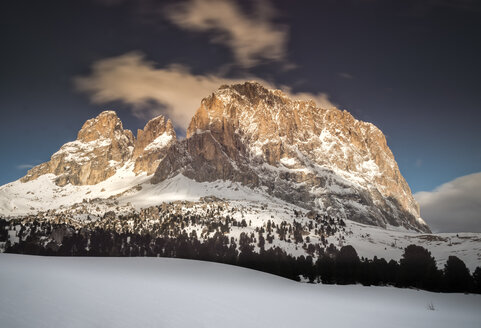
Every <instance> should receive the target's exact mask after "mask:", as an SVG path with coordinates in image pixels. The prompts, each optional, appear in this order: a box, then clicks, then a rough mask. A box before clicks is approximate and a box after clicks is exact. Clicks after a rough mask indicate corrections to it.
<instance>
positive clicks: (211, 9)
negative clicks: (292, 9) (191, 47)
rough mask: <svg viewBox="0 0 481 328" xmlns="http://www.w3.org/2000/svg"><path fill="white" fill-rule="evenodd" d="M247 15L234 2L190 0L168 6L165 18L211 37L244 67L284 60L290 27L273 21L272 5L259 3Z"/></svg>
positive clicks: (229, 0)
mask: <svg viewBox="0 0 481 328" xmlns="http://www.w3.org/2000/svg"><path fill="white" fill-rule="evenodd" d="M256 4H257V6H255V7H254V8H253V10H254V12H253V13H249V14H247V13H246V12H244V10H242V8H241V7H240V6H239V5H238V4H237V3H236V2H235V1H233V0H188V1H183V2H180V3H177V4H175V5H171V6H168V7H167V8H166V9H165V11H164V12H165V15H166V17H167V19H169V20H170V21H171V22H172V23H173V24H175V25H177V26H179V27H180V28H182V29H186V30H190V31H198V32H208V33H210V34H211V38H210V40H211V42H213V43H219V44H224V45H226V46H227V47H229V48H230V49H231V50H232V52H233V54H234V57H235V59H236V61H237V62H238V64H240V65H241V66H243V67H252V66H255V65H256V64H258V63H259V62H261V60H270V61H283V60H284V59H285V57H286V52H287V49H286V46H287V39H288V28H287V27H286V26H284V25H280V24H276V23H274V22H273V18H274V17H275V10H274V9H273V7H272V6H271V5H270V4H269V2H267V1H265V0H263V1H259V2H256Z"/></svg>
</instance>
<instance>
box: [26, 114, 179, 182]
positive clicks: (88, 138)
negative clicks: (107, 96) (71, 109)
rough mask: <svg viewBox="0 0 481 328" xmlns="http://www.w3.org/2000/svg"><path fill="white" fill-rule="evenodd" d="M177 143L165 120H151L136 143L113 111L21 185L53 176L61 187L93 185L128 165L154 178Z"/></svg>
mask: <svg viewBox="0 0 481 328" xmlns="http://www.w3.org/2000/svg"><path fill="white" fill-rule="evenodd" d="M175 141H176V136H175V131H174V129H173V127H172V123H171V122H170V120H169V121H167V120H166V119H165V118H164V117H163V116H158V117H156V118H154V119H152V120H150V121H149V122H148V123H147V125H146V126H145V128H144V129H143V130H139V131H138V138H137V140H136V139H135V138H134V136H133V134H132V132H131V131H130V130H126V129H124V128H123V126H122V122H121V121H120V119H119V118H118V117H117V114H116V113H115V112H114V111H104V112H102V113H101V114H99V115H98V116H97V117H96V118H93V119H90V120H88V121H87V122H85V124H84V125H83V126H82V128H81V129H80V131H79V132H78V135H77V140H75V141H72V142H68V143H66V144H65V145H63V146H62V147H61V148H60V150H59V151H57V152H56V153H55V154H53V155H52V157H51V159H50V161H49V162H46V163H43V164H40V165H38V166H36V167H34V168H32V169H31V170H30V171H29V172H28V173H27V175H26V176H25V177H23V178H22V179H21V181H22V182H27V181H31V180H34V179H37V178H38V177H39V176H41V175H44V174H48V173H52V174H54V175H56V180H55V181H56V184H57V185H58V186H65V185H66V184H69V183H70V184H72V185H94V184H97V183H99V182H101V181H104V180H106V179H108V178H109V177H111V176H113V175H114V174H115V173H116V172H117V171H118V170H119V169H120V168H122V167H124V166H126V165H129V164H130V165H133V167H134V172H136V173H142V172H145V173H147V174H153V173H154V171H155V169H156V168H157V165H158V163H159V161H160V159H161V158H163V156H165V151H166V149H168V148H169V147H170V145H171V144H172V143H175Z"/></svg>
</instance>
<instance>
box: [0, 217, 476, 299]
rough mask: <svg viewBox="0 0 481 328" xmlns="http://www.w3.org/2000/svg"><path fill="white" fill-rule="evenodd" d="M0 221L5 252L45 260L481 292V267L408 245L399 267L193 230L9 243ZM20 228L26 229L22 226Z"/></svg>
mask: <svg viewBox="0 0 481 328" xmlns="http://www.w3.org/2000/svg"><path fill="white" fill-rule="evenodd" d="M6 225H7V222H6V221H5V220H3V219H0V242H4V243H5V252H7V253H17V254H33V255H49V256H126V257H127V256H154V257H175V258H184V259H195V260H203V261H213V262H219V263H225V264H232V265H237V266H241V267H246V268H251V269H255V270H260V271H264V272H267V273H271V274H275V275H278V276H282V277H285V278H289V279H293V280H297V281H299V280H301V279H302V280H304V281H308V282H311V283H316V282H322V283H324V284H342V285H347V284H356V283H360V284H362V285H366V286H388V285H390V286H396V287H405V288H406V287H408V288H419V289H424V290H429V291H436V292H472V293H481V267H477V268H476V270H475V271H474V272H473V274H471V273H470V272H469V270H468V268H467V267H466V265H465V264H464V262H463V261H462V260H461V259H459V258H458V257H456V256H450V257H449V258H448V260H447V262H446V264H445V266H444V268H443V269H438V268H437V265H436V261H435V259H434V257H433V256H431V253H430V252H429V251H428V250H426V249H425V248H423V247H421V246H416V245H409V246H408V247H406V248H405V250H404V254H403V255H402V258H401V259H400V261H399V262H397V261H394V260H390V261H389V262H388V261H386V260H385V259H383V258H377V257H374V258H373V259H366V258H359V256H358V254H357V252H356V250H355V249H354V247H352V246H350V245H347V246H343V247H341V248H340V249H337V248H336V247H335V246H334V245H333V244H330V245H329V246H328V247H322V248H320V252H319V256H317V257H316V259H315V260H314V258H313V257H312V256H310V255H307V256H304V255H301V256H299V257H294V256H292V255H290V254H287V253H286V252H285V250H283V249H281V248H279V247H272V248H269V249H265V248H264V243H265V241H264V240H263V239H259V240H258V244H257V246H259V248H260V251H259V252H255V251H254V244H253V243H252V238H251V237H250V236H249V235H247V234H246V233H241V235H240V238H239V240H238V244H237V243H236V241H235V240H234V239H233V238H230V239H229V238H228V237H227V236H225V235H224V234H223V233H222V232H220V231H217V232H215V233H214V234H213V235H212V236H210V237H209V238H208V239H206V240H204V241H200V240H199V239H198V238H197V235H196V233H195V231H192V232H191V233H190V234H187V233H186V232H182V233H181V234H179V235H177V236H173V237H170V236H152V235H151V234H149V233H142V234H138V233H130V232H127V233H125V232H123V233H119V232H116V231H113V230H109V229H104V228H101V227H97V228H95V229H92V230H90V229H85V228H83V229H79V230H75V229H74V228H73V227H70V226H68V225H66V224H61V225H53V226H50V225H45V226H42V229H47V230H48V231H49V233H51V231H59V230H60V231H62V236H61V243H58V242H55V241H53V240H50V241H48V240H46V239H45V238H44V234H42V233H41V231H40V229H39V228H38V227H36V228H32V229H31V231H30V233H29V234H28V236H27V237H26V238H21V239H20V240H19V241H18V243H13V244H12V243H10V241H9V240H8V234H7V233H6V230H5V227H6ZM22 228H24V227H23V226H22Z"/></svg>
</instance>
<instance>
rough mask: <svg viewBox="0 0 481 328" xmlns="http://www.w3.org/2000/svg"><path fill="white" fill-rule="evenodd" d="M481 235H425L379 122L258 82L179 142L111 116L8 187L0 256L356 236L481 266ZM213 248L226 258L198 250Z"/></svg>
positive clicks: (0, 206)
mask: <svg viewBox="0 0 481 328" xmlns="http://www.w3.org/2000/svg"><path fill="white" fill-rule="evenodd" d="M99 234H100V235H99ZM66 238H67V239H66ZM68 238H70V239H68ZM66 240H68V242H67V241H66ZM109 240H110V242H108V243H107V244H103V243H104V242H106V241H109ZM480 241H481V235H480V234H470V233H465V234H430V233H429V227H428V226H427V225H426V224H425V223H424V221H422V219H421V218H420V217H419V208H418V206H417V203H416V202H415V200H414V199H413V197H412V195H411V191H410V189H409V186H408V185H407V183H406V181H405V180H404V178H403V177H402V175H401V173H400V171H399V168H398V166H397V164H396V161H395V159H394V156H393V154H392V152H391V151H390V150H389V147H388V146H387V143H386V139H385V137H384V135H383V134H382V132H381V131H380V130H379V129H378V128H376V127H375V126H374V125H372V124H370V123H366V122H362V121H359V120H356V119H355V118H353V117H352V115H350V114H349V113H348V112H346V111H341V110H338V109H335V108H327V109H326V108H318V107H316V105H315V103H314V102H312V101H305V100H297V99H291V98H290V97H289V96H288V95H286V94H285V93H283V92H281V91H279V90H270V89H267V88H265V87H263V86H262V85H260V84H258V83H255V82H246V83H243V84H235V85H230V86H222V87H220V88H219V89H218V90H216V91H215V92H213V93H212V94H211V95H209V96H207V97H206V98H204V99H203V100H202V101H201V105H200V107H199V109H198V110H197V112H196V114H195V115H194V117H193V118H192V121H191V123H190V125H189V127H188V129H187V134H186V137H185V138H183V139H178V138H177V137H176V134H175V131H174V128H173V126H172V123H171V122H170V121H169V120H167V119H166V118H165V117H163V116H159V117H156V118H154V119H152V120H150V121H149V122H148V123H147V124H146V125H145V127H144V128H143V129H142V130H138V131H137V136H136V137H134V135H133V133H132V132H131V131H129V130H126V129H124V128H123V125H122V122H121V121H120V119H119V118H118V117H117V115H116V114H115V112H113V111H106V112H102V113H101V114H99V115H98V116H97V117H96V118H93V119H90V120H88V121H87V122H86V123H85V124H84V125H83V126H82V128H81V129H80V131H79V132H78V134H77V139H76V140H75V141H72V142H69V143H66V144H65V145H63V146H62V147H61V148H60V150H59V151H58V152H56V153H55V154H53V155H52V157H51V160H50V161H49V162H47V163H43V164H40V165H39V166H37V167H34V168H33V169H31V170H30V171H29V172H28V173H27V175H26V176H25V177H23V178H21V179H19V180H17V181H14V182H11V183H8V184H6V185H4V186H1V187H0V252H2V251H5V250H8V251H12V252H34V253H35V254H58V253H59V252H60V253H61V254H70V255H72V254H79V255H96V256H98V255H102V256H108V255H115V256H119V255H123V256H138V255H141V254H144V255H145V254H147V255H150V256H159V255H162V256H170V255H171V254H177V253H176V252H177V251H185V250H186V249H188V247H187V248H186V246H185V244H182V243H186V242H188V243H191V245H196V246H195V250H193V249H191V253H188V254H186V255H185V256H187V257H189V256H194V255H195V254H196V253H195V252H196V251H199V252H200V253H198V254H197V255H195V256H196V257H194V258H205V259H211V260H219V261H228V259H229V258H232V256H235V252H236V251H237V252H241V253H246V254H250V252H254V253H258V254H261V253H262V251H263V250H264V251H266V252H267V251H269V252H273V253H271V255H272V256H274V257H275V258H277V259H282V258H285V256H293V257H301V256H305V257H311V258H312V259H313V261H316V259H317V260H319V259H320V258H322V257H323V256H326V254H327V256H330V255H329V254H333V253H332V252H333V251H334V250H335V249H336V247H342V246H344V245H352V246H354V247H355V249H356V251H357V252H358V254H359V256H363V257H365V258H372V257H374V256H378V257H383V258H385V259H387V260H389V259H394V260H396V261H397V260H399V259H400V258H401V256H402V254H403V251H404V248H405V247H407V246H408V245H410V244H413V243H414V244H417V245H422V246H423V247H425V248H427V249H429V250H430V251H431V252H432V254H433V256H435V258H436V260H437V263H438V266H442V265H443V264H444V263H446V261H447V258H448V256H450V255H453V256H459V257H460V258H462V259H463V260H464V261H465V262H466V264H467V265H468V267H469V268H470V269H471V270H473V269H474V268H476V266H478V264H479V261H480V260H481V255H480V254H481V246H480V245H481V244H480V243H479V242H480ZM92 243H93V244H92ZM162 245H164V246H162ZM165 245H170V246H169V247H173V248H166V247H165ZM182 245H183V246H182ZM199 245H200V246H199ZM209 245H210V246H209ZM216 245H217V246H216ZM211 246H212V247H214V246H215V247H219V248H218V249H217V251H219V252H220V253H217V255H216V256H218V257H215V256H214V258H210V257H209V256H210V255H209V256H207V255H205V253H202V252H204V251H201V248H202V247H204V248H205V247H211ZM178 247H180V248H179V249H177V248H178ZM192 247H194V246H192ZM67 250H68V253H65V252H67ZM176 250H177V251H176ZM62 252H64V253H62ZM192 252H194V253H192ZM211 252H214V250H213V249H211V250H209V251H207V254H211V255H212V254H214V253H211ZM283 252H284V253H285V254H284V253H283ZM169 254H170V255H169ZM202 254H204V255H202ZM264 254H265V253H264ZM179 256H180V255H179ZM222 256H226V257H222ZM246 256H249V255H246ZM238 259H240V260H241V259H242V258H238Z"/></svg>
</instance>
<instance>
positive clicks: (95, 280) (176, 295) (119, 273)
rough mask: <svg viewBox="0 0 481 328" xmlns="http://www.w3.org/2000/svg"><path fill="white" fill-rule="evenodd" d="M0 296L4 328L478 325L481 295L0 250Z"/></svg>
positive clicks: (185, 263)
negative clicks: (302, 280)
mask: <svg viewBox="0 0 481 328" xmlns="http://www.w3.org/2000/svg"><path fill="white" fill-rule="evenodd" d="M0 291H1V292H0V326H2V327H49V328H52V327H62V328H64V327H222V328H225V327H244V328H245V327H302V326H307V327H320V326H324V327H383V328H384V327H386V328H387V327H437V328H439V327H463V328H464V327H480V326H481V312H480V309H481V295H464V294H439V293H430V292H424V291H417V290H408V289H397V288H392V287H362V286H333V285H312V284H302V283H297V282H294V281H290V280H286V279H283V278H280V277H276V276H272V275H269V274H265V273H261V272H257V271H253V270H248V269H244V268H239V267H234V266H228V265H223V264H216V263H208V262H199V261H190V260H180V259H167V258H79V257H36V256H24V255H11V254H0ZM430 304H432V306H433V307H434V310H430V309H428V308H429V305H430Z"/></svg>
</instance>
